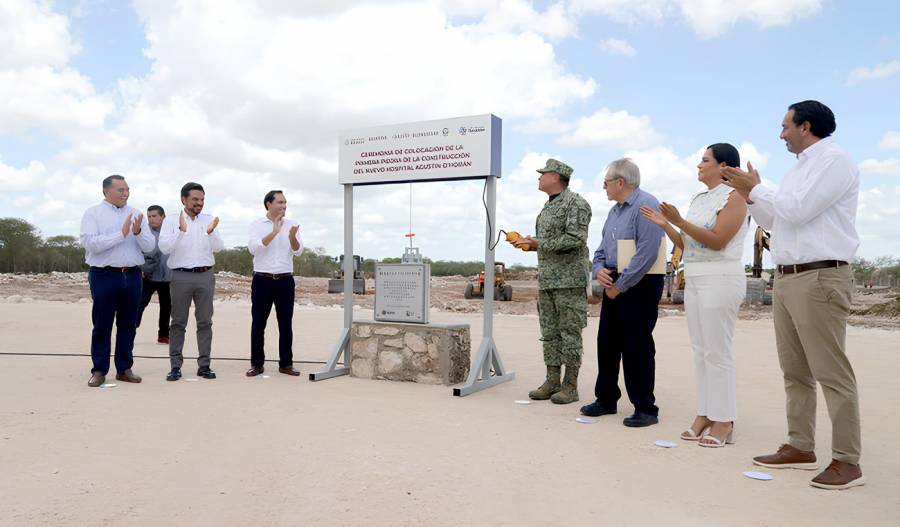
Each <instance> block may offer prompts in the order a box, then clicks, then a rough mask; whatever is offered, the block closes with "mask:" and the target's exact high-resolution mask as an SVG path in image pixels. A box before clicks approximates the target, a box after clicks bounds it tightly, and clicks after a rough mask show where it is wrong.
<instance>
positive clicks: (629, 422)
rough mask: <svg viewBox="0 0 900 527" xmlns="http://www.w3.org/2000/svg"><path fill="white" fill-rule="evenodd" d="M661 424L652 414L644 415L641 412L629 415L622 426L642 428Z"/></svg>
mask: <svg viewBox="0 0 900 527" xmlns="http://www.w3.org/2000/svg"><path fill="white" fill-rule="evenodd" d="M658 422H659V417H657V416H655V415H652V414H644V413H641V412H634V413H633V414H631V415H629V416H628V417H626V418H625V420H624V421H622V424H624V425H625V426H630V427H632V428H641V427H644V426H650V425H655V424H656V423H658Z"/></svg>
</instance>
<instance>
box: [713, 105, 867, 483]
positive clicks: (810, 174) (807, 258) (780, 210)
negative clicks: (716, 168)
mask: <svg viewBox="0 0 900 527" xmlns="http://www.w3.org/2000/svg"><path fill="white" fill-rule="evenodd" d="M835 128H836V124H835V119H834V114H833V113H832V112H831V110H830V109H829V108H828V107H827V106H825V105H824V104H822V103H820V102H818V101H803V102H798V103H795V104H792V105H791V106H790V107H789V109H788V112H787V114H786V115H785V117H784V121H783V123H782V131H781V138H782V139H783V140H784V141H785V143H786V144H787V149H788V150H789V151H790V152H792V153H794V154H796V155H797V163H796V164H795V165H794V166H793V167H792V168H791V169H790V170H789V171H788V172H787V173H786V174H785V176H784V178H783V179H782V182H781V185H780V187H779V188H778V190H774V189H771V188H768V187H766V186H765V185H762V184H761V180H760V177H759V173H758V172H757V171H756V170H754V169H753V166H752V165H751V164H749V163H748V164H747V168H748V172H744V171H742V170H740V169H736V168H726V169H725V170H724V175H723V177H724V178H725V180H726V183H727V184H729V185H731V186H732V187H734V188H735V189H736V190H737V191H738V192H739V193H740V194H741V195H742V196H743V197H744V198H745V199H746V200H747V203H748V204H749V209H750V213H751V214H752V215H753V218H754V219H755V220H756V222H757V223H758V224H759V225H760V226H762V227H763V228H765V229H771V230H772V258H773V259H774V261H775V264H776V281H775V301H774V316H775V340H776V345H777V348H778V359H779V362H780V363H781V369H782V371H783V372H784V388H785V392H786V395H787V404H786V407H787V423H788V442H787V443H786V444H784V445H782V446H781V447H780V448H779V449H778V451H777V452H776V453H774V454H770V455H765V456H758V457H755V458H753V462H754V463H755V464H757V465H761V466H764V467H769V468H798V469H804V470H816V469H818V468H820V467H819V465H818V464H817V462H816V454H815V452H814V450H815V429H816V382H818V383H819V384H821V385H822V391H823V393H824V395H825V403H826V404H827V406H828V414H829V417H831V425H832V456H831V457H832V461H831V464H829V465H828V467H827V468H826V469H825V470H824V471H823V472H821V473H820V474H819V475H818V476H816V477H815V478H814V479H813V480H812V481H811V482H810V484H811V485H812V486H814V487H818V488H823V489H838V490H840V489H847V488H850V487H856V486H859V485H863V484H864V483H865V479H864V477H863V475H862V470H861V469H860V466H859V457H860V452H861V450H862V448H861V440H860V420H859V400H858V396H857V390H856V377H855V376H854V374H853V368H852V367H851V365H850V361H849V360H848V359H847V355H846V352H845V350H846V347H845V341H846V334H847V316H848V315H849V313H850V298H851V278H852V277H851V271H850V266H849V265H848V262H850V260H852V259H853V256H854V255H855V254H856V249H857V247H858V246H859V236H858V235H857V233H856V226H855V224H856V208H857V200H858V196H859V169H858V168H857V166H856V164H855V163H854V161H853V160H852V159H851V158H850V156H849V155H848V154H847V152H845V151H844V150H843V149H842V148H841V147H839V146H838V145H836V144H835V143H834V142H833V140H832V139H831V137H830V136H831V134H832V133H833V132H834V130H835Z"/></svg>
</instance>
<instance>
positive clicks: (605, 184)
mask: <svg viewBox="0 0 900 527" xmlns="http://www.w3.org/2000/svg"><path fill="white" fill-rule="evenodd" d="M617 179H622V178H621V177H614V178H609V179H606V178H604V179H603V188H604V189H605V188H606V186H607V185H609V184H610V183H611V182H613V181H615V180H617Z"/></svg>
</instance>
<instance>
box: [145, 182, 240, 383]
mask: <svg viewBox="0 0 900 527" xmlns="http://www.w3.org/2000/svg"><path fill="white" fill-rule="evenodd" d="M205 199H206V192H205V191H204V190H203V186H202V185H200V184H199V183H193V182H192V183H186V184H185V185H184V186H183V187H181V203H182V204H183V205H184V210H182V211H181V212H180V213H179V214H178V215H174V214H173V215H171V216H166V219H165V220H163V224H162V227H161V228H160V230H159V250H160V252H162V253H163V254H167V255H169V259H168V261H167V262H166V265H168V266H169V268H170V269H172V281H171V282H170V284H169V291H170V294H171V297H172V323H171V324H169V363H170V365H171V366H172V371H170V372H169V373H168V375H166V380H167V381H177V380H178V379H180V378H181V366H182V364H183V363H184V356H183V355H182V353H181V351H182V348H184V331H185V327H186V326H187V320H188V313H189V311H190V308H191V301H193V302H194V318H196V320H197V351H198V352H199V354H198V357H197V365H198V369H197V375H198V376H200V377H203V378H204V379H215V378H216V372H214V371H213V370H212V368H210V363H211V362H212V359H211V358H210V356H211V355H212V316H213V296H214V294H215V290H216V275H215V274H214V273H213V265H214V264H215V263H216V261H215V257H213V253H215V252H219V251H221V250H222V249H224V248H225V242H223V241H222V237H221V236H219V233H218V231H216V227H218V225H219V218H218V217H216V218H213V217H212V216H210V215H209V214H202V213H201V211H202V210H203V204H204V201H205Z"/></svg>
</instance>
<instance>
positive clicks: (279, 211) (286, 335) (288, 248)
mask: <svg viewBox="0 0 900 527" xmlns="http://www.w3.org/2000/svg"><path fill="white" fill-rule="evenodd" d="M263 206H264V207H265V208H266V215H265V216H264V217H263V218H262V219H260V220H257V221H255V222H253V224H251V225H250V241H249V243H248V244H247V247H248V248H249V250H250V254H252V255H253V282H252V285H251V290H250V301H251V303H252V307H251V315H252V317H253V322H252V324H251V326H250V369H249V370H247V377H255V376H257V375H259V374H260V373H262V372H263V371H264V369H265V368H264V364H265V361H266V354H265V350H264V345H265V334H266V324H267V323H268V321H269V314H270V313H271V312H272V305H273V304H274V305H275V317H276V318H277V319H278V371H279V372H280V373H284V374H286V375H294V376H297V375H300V372H299V371H298V370H297V369H296V368H294V355H293V349H292V346H293V342H294V331H293V328H292V326H291V324H292V323H293V318H294V256H298V255H299V254H300V253H302V252H303V241H302V240H301V239H300V236H299V235H298V234H297V231H298V230H299V229H300V225H298V224H297V222H295V221H292V220H287V219H284V214H285V212H286V211H287V200H286V199H285V197H284V193H283V192H282V191H280V190H270V191H269V192H268V193H267V194H266V195H265V197H264V198H263Z"/></svg>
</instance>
